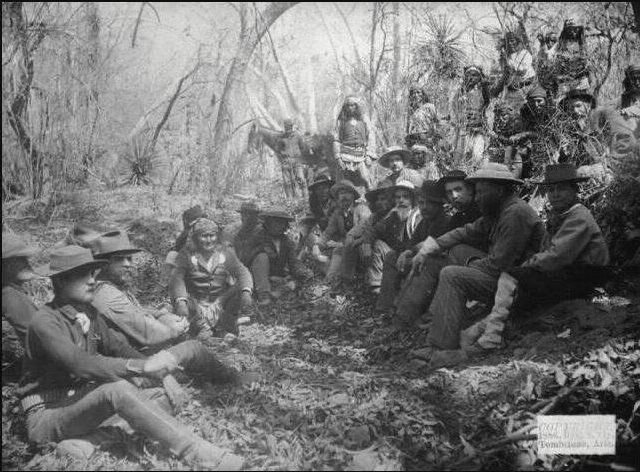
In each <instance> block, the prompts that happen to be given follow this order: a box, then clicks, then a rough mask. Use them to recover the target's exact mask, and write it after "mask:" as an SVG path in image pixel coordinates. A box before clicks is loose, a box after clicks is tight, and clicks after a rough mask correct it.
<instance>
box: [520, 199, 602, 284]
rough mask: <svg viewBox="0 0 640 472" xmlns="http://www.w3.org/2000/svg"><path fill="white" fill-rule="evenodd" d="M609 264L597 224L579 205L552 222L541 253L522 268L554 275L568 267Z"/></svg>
mask: <svg viewBox="0 0 640 472" xmlns="http://www.w3.org/2000/svg"><path fill="white" fill-rule="evenodd" d="M608 263H609V250H608V248H607V243H606V242H605V240H604V237H603V235H602V231H600V227H599V226H598V223H596V221H595V220H594V218H593V215H591V212H590V211H589V210H588V209H587V208H586V207H585V206H584V205H581V204H576V205H574V206H572V207H571V208H570V209H569V210H567V211H566V212H564V213H562V214H561V215H557V216H555V217H553V218H552V219H551V221H550V231H549V232H548V233H547V234H546V236H545V238H544V241H543V244H542V251H540V252H538V253H537V254H534V255H533V256H531V257H530V258H529V259H527V260H526V261H525V262H524V263H523V264H522V265H523V266H524V267H535V268H537V269H540V270H541V271H543V272H552V271H557V270H560V269H565V268H567V267H569V266H606V265H607V264H608Z"/></svg>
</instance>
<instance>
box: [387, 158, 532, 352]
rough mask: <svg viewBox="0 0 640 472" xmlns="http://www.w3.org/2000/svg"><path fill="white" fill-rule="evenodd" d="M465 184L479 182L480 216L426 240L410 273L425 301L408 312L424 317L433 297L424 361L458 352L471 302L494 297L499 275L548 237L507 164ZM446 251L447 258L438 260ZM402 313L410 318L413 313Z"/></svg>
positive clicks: (484, 170)
mask: <svg viewBox="0 0 640 472" xmlns="http://www.w3.org/2000/svg"><path fill="white" fill-rule="evenodd" d="M467 180H468V181H470V182H472V183H474V184H475V187H476V198H477V199H478V202H479V205H480V211H481V212H482V217H481V218H479V219H477V220H476V221H474V222H473V223H469V224H467V225H465V226H463V227H460V228H456V229H454V230H451V231H449V232H447V233H445V234H443V235H442V236H440V237H438V238H431V237H430V238H427V239H426V240H425V241H424V242H423V243H422V246H421V248H420V251H419V252H418V254H417V255H416V256H415V257H414V258H413V261H412V266H413V269H412V270H414V271H419V272H421V273H422V277H423V283H424V285H423V287H422V289H421V290H420V292H421V293H424V294H425V299H422V300H417V302H419V304H418V303H415V301H414V305H413V306H412V305H410V304H405V305H404V309H407V310H418V312H419V313H420V312H421V310H422V309H424V305H423V303H425V302H428V301H429V299H430V298H431V294H433V295H432V296H433V300H432V301H431V304H430V305H429V309H428V313H429V316H430V317H431V318H432V320H433V323H432V326H431V330H430V331H429V337H428V342H429V346H430V347H429V349H427V350H426V351H424V352H423V353H422V354H421V355H422V357H429V356H430V354H432V353H433V351H434V350H436V349H444V350H447V349H457V348H458V346H459V335H460V329H461V324H462V321H463V318H464V315H465V303H466V302H467V300H470V299H474V300H483V299H486V298H487V297H491V296H492V295H493V293H494V291H495V288H496V285H497V281H498V277H499V276H500V273H501V272H502V271H503V270H504V269H506V268H508V267H511V266H513V265H517V264H520V263H521V262H523V261H524V260H526V259H527V258H528V257H530V256H531V255H532V254H534V253H535V252H537V251H538V250H539V248H540V244H541V242H542V238H543V236H544V227H543V224H542V221H541V220H540V218H539V217H538V215H537V214H536V212H535V210H534V209H533V208H531V207H530V206H529V205H528V204H527V203H526V202H524V201H523V200H521V199H520V198H518V197H517V196H516V188H517V185H519V184H520V183H521V181H520V180H518V179H515V178H514V177H513V175H512V174H511V172H510V171H509V169H508V168H507V167H506V166H505V165H504V164H497V163H488V164H486V165H485V166H484V167H482V168H481V169H480V170H478V171H477V172H476V173H474V174H473V175H471V176H470V177H469V178H468V179H467ZM470 245H473V246H470ZM478 246H482V248H483V249H485V248H486V251H487V252H484V251H481V250H479V249H478ZM445 251H448V252H447V256H446V257H442V256H439V254H442V253H443V252H445ZM450 264H455V265H450ZM443 267H444V268H443ZM423 268H424V269H425V270H424V271H423ZM440 269H441V270H440ZM436 280H437V288H436V290H435V293H434V292H433V289H434V287H436ZM416 305H418V306H416ZM399 309H400V307H399ZM403 315H404V316H403V318H404V319H411V318H413V317H414V316H415V312H414V313H403Z"/></svg>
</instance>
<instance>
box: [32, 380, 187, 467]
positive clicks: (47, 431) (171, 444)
mask: <svg viewBox="0 0 640 472" xmlns="http://www.w3.org/2000/svg"><path fill="white" fill-rule="evenodd" d="M168 411H171V406H170V403H169V399H168V398H167V396H166V394H165V393H164V389H162V388H149V389H139V388H138V387H136V386H134V385H133V384H131V383H130V382H128V381H126V380H118V381H115V382H109V383H105V384H102V385H100V386H99V387H97V388H95V389H93V390H91V391H90V392H88V393H87V394H85V395H83V396H82V397H81V398H79V399H77V400H75V401H73V403H71V404H68V402H67V401H61V402H58V404H53V405H50V406H48V407H44V408H42V407H40V409H37V408H36V409H34V410H32V411H29V412H27V435H28V437H29V440H30V441H32V442H35V443H39V444H42V443H47V442H60V441H62V440H63V439H68V438H75V437H80V436H84V435H86V434H88V433H90V432H92V431H93V430H95V429H96V428H98V427H99V426H100V425H101V423H103V422H104V421H106V420H108V419H109V418H111V417H113V416H114V415H119V416H120V417H121V418H122V419H124V420H125V421H126V422H127V423H129V425H130V426H131V427H132V428H133V429H134V430H136V431H139V432H140V433H142V434H144V435H145V436H147V437H149V438H150V439H153V440H156V441H158V442H160V443H161V444H162V445H163V446H164V447H166V448H168V449H169V450H170V451H171V452H172V453H173V454H175V455H177V456H181V455H183V453H184V452H185V451H186V450H187V449H188V448H189V447H191V446H193V445H194V444H196V443H197V441H198V440H199V438H198V436H196V435H195V434H194V433H193V432H192V431H190V430H189V429H188V428H186V427H185V426H183V425H181V424H180V423H179V422H178V421H177V420H176V419H175V418H173V416H171V414H170V413H168Z"/></svg>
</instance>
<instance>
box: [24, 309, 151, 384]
mask: <svg viewBox="0 0 640 472" xmlns="http://www.w3.org/2000/svg"><path fill="white" fill-rule="evenodd" d="M82 310H83V311H82V312H80V311H78V309H77V308H75V307H73V306H71V305H61V304H60V303H59V302H58V301H57V300H55V299H54V300H53V301H52V302H51V303H48V304H46V305H45V306H43V307H42V308H41V309H40V310H39V311H38V313H37V314H36V316H35V317H34V319H33V322H32V323H31V325H30V326H29V332H28V334H27V356H28V370H27V374H26V376H25V378H24V379H23V381H22V383H23V385H24V386H23V388H22V394H29V393H35V392H41V391H46V390H49V389H65V388H71V387H74V388H76V387H78V388H81V387H82V386H85V385H86V384H87V383H88V382H90V381H98V382H99V383H103V382H112V381H116V380H120V379H122V378H129V377H132V376H134V375H136V374H135V373H134V372H133V371H132V370H130V369H127V361H129V360H130V359H133V360H132V361H131V362H130V363H129V364H130V367H133V368H134V369H135V370H138V371H139V370H141V369H142V366H143V365H144V359H145V357H144V356H143V355H142V354H140V353H139V352H138V351H137V350H136V349H134V348H133V347H132V346H131V345H130V344H129V343H128V342H127V341H126V339H125V337H124V336H123V335H121V334H119V333H117V332H115V331H113V330H111V329H109V327H108V326H107V323H106V321H105V320H104V318H102V315H100V314H99V313H98V311H97V310H96V308H95V307H93V306H91V305H87V306H86V307H84V308H83V309H82ZM80 313H82V314H81V315H80V317H79V314H80ZM80 318H83V319H85V320H86V319H88V320H89V324H88V326H87V327H86V331H85V330H83V327H82V326H83V323H82V322H81V319H80Z"/></svg>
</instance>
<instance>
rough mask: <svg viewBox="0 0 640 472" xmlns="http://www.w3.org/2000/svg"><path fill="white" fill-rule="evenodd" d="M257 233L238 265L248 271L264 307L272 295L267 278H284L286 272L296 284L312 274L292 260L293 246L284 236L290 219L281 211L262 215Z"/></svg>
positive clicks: (294, 251)
mask: <svg viewBox="0 0 640 472" xmlns="http://www.w3.org/2000/svg"><path fill="white" fill-rule="evenodd" d="M260 217H261V218H262V220H263V223H262V228H261V230H260V232H258V234H257V235H256V236H255V237H254V238H253V239H252V240H251V241H250V242H249V243H248V244H247V246H248V247H249V251H248V253H247V256H246V258H245V259H244V260H243V261H242V262H243V263H244V264H245V265H247V267H249V268H250V269H251V274H252V275H253V280H254V281H255V289H256V292H257V294H258V303H259V304H260V305H267V304H269V303H270V302H271V300H272V297H273V293H272V291H271V281H270V280H269V277H285V276H286V275H287V272H288V273H289V275H290V276H292V277H293V278H294V279H296V280H297V281H299V282H304V281H307V280H309V279H310V278H311V277H313V272H312V271H311V270H310V269H309V268H307V267H306V266H305V265H304V264H303V263H302V262H301V261H300V260H298V258H297V257H296V245H295V243H294V242H293V241H292V240H291V238H289V236H288V235H287V234H285V233H286V231H287V228H288V227H289V223H290V222H291V221H292V220H293V218H292V217H291V216H290V215H288V214H287V213H285V212H284V211H265V212H263V213H261V214H260Z"/></svg>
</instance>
